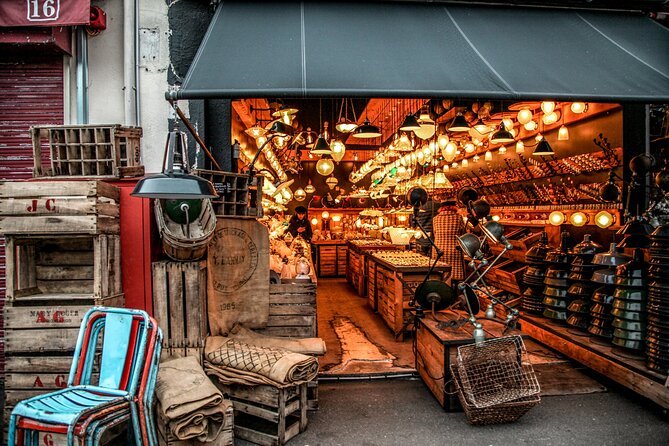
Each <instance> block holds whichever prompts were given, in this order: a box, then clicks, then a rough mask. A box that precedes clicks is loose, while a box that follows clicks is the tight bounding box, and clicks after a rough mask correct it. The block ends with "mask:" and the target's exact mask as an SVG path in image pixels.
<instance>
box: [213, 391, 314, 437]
mask: <svg viewBox="0 0 669 446" xmlns="http://www.w3.org/2000/svg"><path fill="white" fill-rule="evenodd" d="M218 387H219V388H220V389H221V391H222V392H223V393H224V395H226V397H228V398H230V400H231V401H232V404H233V406H234V409H235V438H239V439H243V440H246V441H250V442H252V443H255V444H259V445H264V446H279V445H283V444H286V442H288V440H290V439H291V438H293V437H295V436H296V435H297V434H299V433H300V432H303V431H304V430H305V429H306V428H307V421H308V420H307V385H306V384H300V385H295V386H291V387H286V388H282V389H279V388H276V387H272V386H253V387H251V386H242V385H231V386H224V385H220V384H219V385H218Z"/></svg>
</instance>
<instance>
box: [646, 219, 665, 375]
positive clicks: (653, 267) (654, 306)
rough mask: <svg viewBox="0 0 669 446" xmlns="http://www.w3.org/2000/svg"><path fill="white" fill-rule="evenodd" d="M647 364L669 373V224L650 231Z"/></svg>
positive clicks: (649, 366) (650, 367) (651, 367)
mask: <svg viewBox="0 0 669 446" xmlns="http://www.w3.org/2000/svg"><path fill="white" fill-rule="evenodd" d="M650 241H651V244H650V267H649V268H648V277H649V281H650V283H649V285H648V307H647V311H648V326H647V334H646V365H647V366H648V368H649V369H653V370H656V371H658V372H661V373H663V374H665V375H667V374H669V225H663V226H659V227H658V228H657V229H656V230H655V231H653V233H652V234H651V235H650Z"/></svg>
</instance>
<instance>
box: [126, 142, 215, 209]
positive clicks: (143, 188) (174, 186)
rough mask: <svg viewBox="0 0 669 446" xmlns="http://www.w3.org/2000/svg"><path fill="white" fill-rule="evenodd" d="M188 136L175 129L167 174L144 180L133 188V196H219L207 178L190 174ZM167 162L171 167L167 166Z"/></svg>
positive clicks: (167, 147)
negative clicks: (187, 156)
mask: <svg viewBox="0 0 669 446" xmlns="http://www.w3.org/2000/svg"><path fill="white" fill-rule="evenodd" d="M184 136H185V135H184V133H182V132H180V131H178V130H173V131H171V132H170V133H169V134H168V136H167V141H166V143H165V156H164V158H163V160H164V161H163V172H162V173H159V174H157V175H152V176H149V177H145V178H142V179H141V180H139V181H138V182H137V184H136V185H135V188H134V189H133V191H132V193H131V194H130V195H132V196H133V197H140V198H160V199H168V198H171V199H177V200H178V199H203V198H215V197H217V196H218V194H217V193H216V190H215V189H214V185H213V184H211V183H210V182H209V181H207V180H205V179H204V178H201V177H198V176H195V175H189V174H188V172H187V170H186V169H187V165H188V163H187V162H184V160H185V159H187V158H186V153H185V148H186V144H185V142H184ZM165 162H167V165H165Z"/></svg>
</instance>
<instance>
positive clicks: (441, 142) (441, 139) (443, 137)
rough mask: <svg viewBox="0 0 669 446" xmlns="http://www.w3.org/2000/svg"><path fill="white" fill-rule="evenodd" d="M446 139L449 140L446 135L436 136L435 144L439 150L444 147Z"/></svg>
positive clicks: (446, 142)
mask: <svg viewBox="0 0 669 446" xmlns="http://www.w3.org/2000/svg"><path fill="white" fill-rule="evenodd" d="M448 141H449V139H448V135H444V134H442V135H439V137H438V138H437V144H438V145H439V148H440V149H441V150H444V148H445V147H446V144H448Z"/></svg>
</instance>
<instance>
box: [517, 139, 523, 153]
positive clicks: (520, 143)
mask: <svg viewBox="0 0 669 446" xmlns="http://www.w3.org/2000/svg"><path fill="white" fill-rule="evenodd" d="M516 153H525V144H523V142H522V141H518V142H516Z"/></svg>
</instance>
